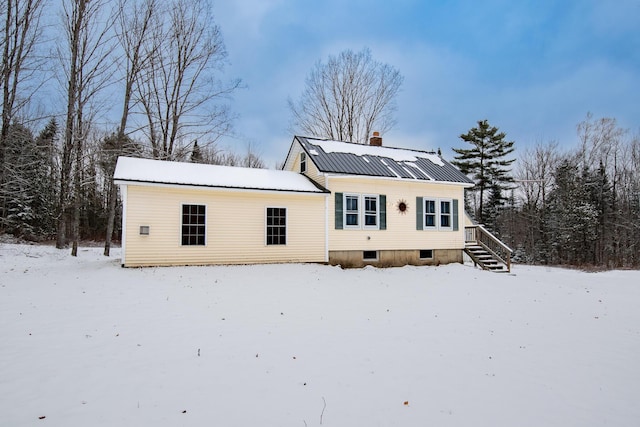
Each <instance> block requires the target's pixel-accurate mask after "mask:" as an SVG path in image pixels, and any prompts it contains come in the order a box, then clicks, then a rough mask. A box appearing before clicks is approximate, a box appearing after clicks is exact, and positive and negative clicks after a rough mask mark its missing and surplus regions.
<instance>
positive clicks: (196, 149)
mask: <svg viewBox="0 0 640 427" xmlns="http://www.w3.org/2000/svg"><path fill="white" fill-rule="evenodd" d="M191 163H204V159H203V158H202V151H200V146H199V145H198V141H197V140H196V141H195V142H194V143H193V150H192V151H191Z"/></svg>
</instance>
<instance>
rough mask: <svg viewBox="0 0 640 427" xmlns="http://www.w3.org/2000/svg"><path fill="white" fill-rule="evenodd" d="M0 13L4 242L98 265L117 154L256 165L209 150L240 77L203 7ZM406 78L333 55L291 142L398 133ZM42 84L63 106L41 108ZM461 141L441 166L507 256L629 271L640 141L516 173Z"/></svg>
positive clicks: (496, 134) (601, 144)
mask: <svg viewBox="0 0 640 427" xmlns="http://www.w3.org/2000/svg"><path fill="white" fill-rule="evenodd" d="M55 6H59V8H58V9H56V7H55ZM51 12H55V13H51ZM0 13H1V14H2V17H3V19H2V20H0V38H1V41H2V62H1V64H0V89H1V90H2V121H1V124H0V233H11V234H14V235H17V236H20V237H23V238H27V239H31V240H44V239H54V238H55V241H56V246H57V247H58V248H63V247H67V245H69V244H71V248H72V254H74V255H76V254H77V249H78V243H79V241H80V240H81V239H94V240H102V239H104V241H105V252H104V253H105V255H109V251H110V247H111V240H112V239H113V238H114V237H115V238H117V237H118V236H119V233H120V230H119V229H118V227H119V224H120V218H119V215H120V212H121V209H120V201H119V199H118V194H117V188H116V186H115V185H114V183H113V173H114V169H115V164H116V160H117V158H118V156H121V155H130V156H138V157H149V158H155V159H160V160H182V161H192V162H201V163H211V164H226V165H232V166H245V167H264V163H263V162H262V160H261V159H260V156H259V155H258V154H257V152H256V150H255V148H254V147H252V146H251V145H249V146H248V147H247V149H246V152H245V153H242V154H237V153H234V152H229V151H224V150H220V149H219V148H218V147H217V145H216V142H217V141H218V139H219V138H220V137H221V136H223V135H227V134H229V133H230V132H231V130H232V122H233V119H234V114H233V113H232V112H231V110H230V108H229V103H228V100H229V97H230V96H231V94H233V92H234V91H235V90H237V89H238V88H240V87H241V81H240V80H239V79H230V80H227V79H224V78H223V76H224V74H223V69H224V66H225V64H226V58H227V52H226V49H225V46H224V42H223V39H222V34H221V32H220V28H219V27H218V26H217V25H216V24H215V20H214V18H213V14H212V11H211V8H210V6H209V2H208V1H207V0H168V1H160V0H117V1H107V0H60V1H59V2H55V4H54V2H51V1H47V0H8V1H6V2H4V3H2V4H0ZM55 16H57V20H56V18H52V17H55ZM53 34H55V37H53V36H52V35H53ZM402 81H403V78H402V76H401V75H400V73H399V71H398V70H397V69H395V68H394V67H392V66H389V65H388V64H383V63H380V62H377V61H375V60H374V59H373V57H372V55H371V52H370V51H369V50H368V49H366V48H365V49H363V50H362V51H360V52H353V51H351V50H346V51H344V52H342V53H340V54H339V55H337V56H329V58H328V61H327V62H325V63H323V62H317V63H316V64H315V66H314V68H313V69H312V70H311V72H310V74H309V75H308V77H307V80H306V86H305V90H304V91H303V92H302V93H301V95H300V97H299V99H298V100H296V101H293V100H291V99H289V101H288V104H289V109H290V112H291V124H292V130H293V131H294V132H296V133H297V131H301V132H303V133H307V134H309V135H310V136H316V137H323V138H331V139H336V140H343V141H350V142H360V143H366V142H367V140H368V137H369V136H370V133H371V131H372V130H374V129H375V130H380V131H382V132H384V131H385V130H388V129H390V128H391V127H392V126H393V124H394V123H395V120H394V117H393V113H394V111H395V98H396V96H397V94H398V92H399V89H400V86H401V85H402ZM52 87H54V88H55V91H54V92H55V93H58V94H60V95H59V96H53V95H51V96H50V98H51V99H48V98H47V96H48V95H50V94H51V93H52V92H51V88H52ZM46 88H49V89H48V90H49V91H47V89H46ZM46 101H49V102H46ZM107 117H109V119H107ZM114 117H115V119H114ZM460 138H461V140H462V141H463V142H464V143H468V144H471V148H456V149H454V152H455V154H456V156H455V159H454V161H453V163H454V164H455V165H456V166H458V167H459V168H460V169H461V170H462V171H463V172H464V173H466V174H468V175H469V176H471V177H473V178H474V180H475V182H476V186H475V187H474V188H473V189H471V190H469V191H467V195H466V198H465V208H466V211H467V212H468V213H469V214H470V215H471V216H472V217H473V218H474V219H475V221H476V222H478V223H481V224H483V225H484V226H485V227H486V228H488V229H489V230H490V231H492V232H493V233H494V234H496V235H497V236H498V237H500V238H501V239H502V240H504V241H505V242H506V243H507V244H508V245H510V246H511V247H512V248H513V249H514V251H515V254H514V259H515V260H517V261H521V262H527V263H540V264H554V265H557V264H566V265H594V266H602V267H611V268H613V267H635V268H637V267H640V254H639V252H640V174H638V170H640V138H639V137H638V135H632V134H630V133H629V132H628V131H627V130H625V129H621V128H620V127H619V126H618V124H617V123H616V120H615V119H613V118H594V117H592V116H591V115H588V116H587V118H586V119H585V120H584V121H583V122H581V123H580V124H578V125H577V141H578V144H577V145H576V147H574V148H573V149H571V150H565V151H563V150H561V148H560V144H559V143H556V142H548V143H539V144H536V145H535V146H534V147H531V148H528V149H525V150H523V151H521V152H519V153H518V158H517V161H516V158H514V157H512V156H513V153H514V152H515V145H514V144H515V143H514V141H508V140H507V139H506V134H505V133H504V132H500V131H499V129H498V128H497V127H495V126H492V125H490V124H489V123H488V121H487V120H481V121H478V123H477V126H476V127H474V128H472V129H470V130H469V131H468V132H467V133H464V134H461V135H460Z"/></svg>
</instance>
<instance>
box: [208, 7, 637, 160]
mask: <svg viewBox="0 0 640 427" xmlns="http://www.w3.org/2000/svg"><path fill="white" fill-rule="evenodd" d="M213 11H214V15H215V18H216V22H217V23H218V24H219V25H220V27H221V29H222V32H223V35H224V39H225V43H226V46H227V50H228V52H229V60H230V65H229V66H228V67H227V69H226V72H227V73H228V74H229V76H233V77H238V78H241V79H242V80H243V82H244V84H245V85H246V88H245V89H243V90H241V91H239V92H237V93H236V95H235V96H234V102H233V109H234V111H235V112H236V113H238V114H239V118H238V120H237V121H236V122H235V128H236V132H237V133H238V137H237V138H226V139H224V140H223V142H222V144H223V145H227V146H233V147H234V148H233V149H234V150H235V151H242V150H243V149H244V147H246V145H247V144H248V143H251V144H252V145H253V146H254V148H256V149H257V150H258V152H259V153H260V155H261V156H262V158H263V159H265V161H266V162H267V165H268V166H269V167H274V165H275V163H276V162H277V161H281V160H283V159H284V157H285V156H286V153H287V150H288V148H289V145H290V143H291V140H292V137H293V134H292V133H291V131H290V129H289V119H290V115H289V111H288V109H287V98H288V97H291V98H293V99H297V98H298V96H299V95H300V93H301V92H302V90H303V88H304V83H305V78H306V76H307V75H308V73H309V72H310V71H311V69H312V67H313V66H314V64H315V63H316V62H317V61H318V60H323V61H325V60H326V58H327V57H328V55H336V54H338V53H339V52H340V51H342V50H344V49H352V50H354V51H359V50H361V49H362V48H364V47H368V48H369V49H370V50H371V52H372V56H373V57H374V59H376V60H378V61H380V62H384V63H388V64H390V65H392V66H394V67H396V68H397V69H398V70H399V71H400V72H401V74H402V75H403V76H404V83H403V85H402V89H401V92H400V94H399V96H398V98H397V106H398V109H397V112H396V119H397V124H396V126H395V127H394V128H393V129H392V130H391V131H389V132H387V133H386V134H385V135H382V136H383V139H384V144H385V145H388V146H397V147H410V148H419V149H424V150H437V149H438V148H441V149H442V152H443V155H444V157H445V158H447V159H451V158H452V157H453V152H452V151H451V147H464V145H463V141H462V140H460V139H459V138H458V136H459V135H460V134H461V133H466V131H468V130H469V129H470V128H471V127H473V126H475V124H476V122H477V120H482V119H488V120H489V122H490V123H491V124H493V125H494V126H498V127H499V128H500V130H502V131H504V132H506V133H507V137H508V139H510V140H514V141H516V147H517V148H520V149H523V148H525V147H526V146H529V145H532V144H535V143H536V142H546V141H551V140H555V141H558V142H559V143H560V145H561V147H564V148H567V149H568V148H571V147H573V146H574V145H575V143H576V131H575V128H576V125H577V124H578V123H579V122H580V121H581V120H583V119H584V118H585V116H586V114H587V113H588V112H591V113H592V114H593V115H594V116H595V117H613V118H616V119H617V120H618V123H619V125H620V126H621V127H623V128H628V129H630V130H631V131H632V132H636V133H637V131H638V130H639V129H640V101H639V100H638V97H639V94H640V0H612V1H610V2H602V1H591V0H565V1H546V0H539V1H512V0H511V1H508V0H507V1H501V0H493V1H424V0H394V1H389V0H385V1H378V0H375V1H365V0H341V1H340V0H329V1H317V0H316V1H295V0H234V1H228V0H217V1H216V2H214V5H213Z"/></svg>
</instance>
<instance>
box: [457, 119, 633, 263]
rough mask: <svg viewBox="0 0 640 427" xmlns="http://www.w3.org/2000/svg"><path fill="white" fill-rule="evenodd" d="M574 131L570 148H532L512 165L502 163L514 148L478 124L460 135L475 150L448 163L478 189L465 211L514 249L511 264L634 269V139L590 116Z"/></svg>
mask: <svg viewBox="0 0 640 427" xmlns="http://www.w3.org/2000/svg"><path fill="white" fill-rule="evenodd" d="M576 131H577V133H576V135H577V138H576V140H577V144H576V145H575V147H573V148H572V149H569V150H565V151H563V150H561V148H560V144H558V142H547V143H538V144H536V145H535V146H533V147H530V148H526V149H524V150H523V151H522V152H521V153H520V154H519V156H518V158H517V161H515V159H508V158H507V157H508V156H509V155H510V154H511V153H512V152H513V150H514V148H513V142H512V141H506V135H505V134H504V133H502V132H499V131H498V129H497V128H496V127H493V126H490V125H489V124H488V123H487V121H480V122H478V126H477V127H475V128H473V129H472V130H471V131H470V132H469V133H467V134H463V135H461V136H460V137H461V139H463V141H466V142H470V143H472V146H473V148H472V149H455V150H454V151H455V152H456V153H457V154H458V155H457V156H456V160H455V161H454V164H456V165H458V166H459V167H460V168H461V169H462V170H463V171H465V172H466V173H471V174H472V175H473V177H474V178H475V182H476V186H475V187H474V188H473V189H472V190H470V191H469V192H468V194H467V212H469V213H470V214H471V215H472V216H473V218H474V219H475V220H476V221H477V222H478V223H480V224H483V225H484V226H485V227H486V228H487V229H489V230H490V231H491V232H493V233H494V234H495V235H496V236H498V237H500V238H501V239H502V240H503V241H504V242H506V243H507V244H508V245H509V246H510V247H511V248H512V249H513V250H514V260H515V261H516V262H524V263H532V264H547V265H571V266H593V267H598V268H638V267H640V173H638V171H639V170H640V135H638V134H635V135H633V134H631V133H629V131H628V130H626V129H623V128H621V127H620V126H618V124H617V122H616V120H615V119H614V118H606V117H605V118H594V117H593V116H592V115H591V114H588V115H587V117H586V118H585V120H583V121H582V122H580V123H579V124H578V125H577V127H576ZM514 161H515V163H514ZM512 163H513V165H514V167H513V168H511V166H510V165H511V164H512Z"/></svg>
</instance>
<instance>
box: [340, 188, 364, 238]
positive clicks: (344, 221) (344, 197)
mask: <svg viewBox="0 0 640 427" xmlns="http://www.w3.org/2000/svg"><path fill="white" fill-rule="evenodd" d="M347 197H355V198H357V199H358V211H357V212H358V225H349V224H348V223H347V214H349V215H353V211H349V210H348V209H347ZM361 199H362V197H361V196H360V194H356V193H343V194H342V227H343V228H344V229H345V230H359V229H360V228H362V227H361V225H362V200H361Z"/></svg>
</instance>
